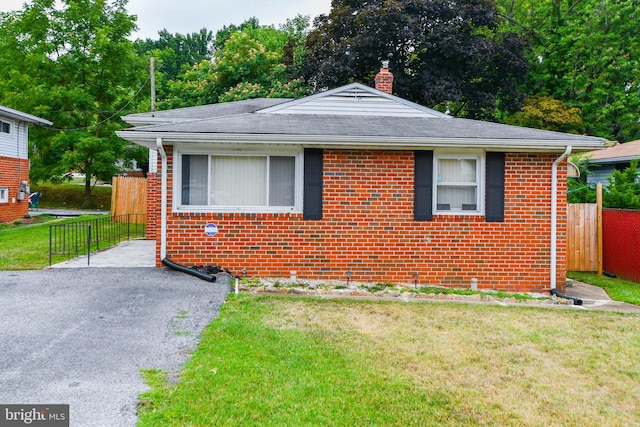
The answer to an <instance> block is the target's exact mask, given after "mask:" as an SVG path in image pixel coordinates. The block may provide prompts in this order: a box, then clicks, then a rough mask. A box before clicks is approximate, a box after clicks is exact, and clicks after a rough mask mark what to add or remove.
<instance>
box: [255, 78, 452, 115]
mask: <svg viewBox="0 0 640 427" xmlns="http://www.w3.org/2000/svg"><path fill="white" fill-rule="evenodd" d="M257 113H258V114H316V115H317V114H321V115H328V114H329V115H335V116H342V115H348V116H376V117H380V116H383V117H422V118H439V119H448V118H450V116H448V115H446V114H443V113H440V112H438V111H436V110H432V109H431V108H427V107H423V106H422V105H418V104H415V103H413V102H410V101H407V100H405V99H402V98H398V97H397V96H393V95H389V94H387V93H384V92H381V91H379V90H376V89H373V88H370V87H369V86H365V85H363V84H360V83H352V84H349V85H346V86H341V87H339V88H336V89H333V90H328V91H326V92H321V93H318V94H315V95H311V96H308V97H306V98H302V99H298V100H296V101H291V102H287V103H283V104H280V105H276V106H273V107H270V108H265V109H264V110H260V111H258V112H257Z"/></svg>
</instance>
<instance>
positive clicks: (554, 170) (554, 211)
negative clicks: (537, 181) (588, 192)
mask: <svg viewBox="0 0 640 427" xmlns="http://www.w3.org/2000/svg"><path fill="white" fill-rule="evenodd" d="M571 148H572V147H571V146H570V145H568V146H567V149H566V150H564V153H562V155H561V156H560V157H558V158H557V159H556V161H555V162H553V166H552V167H551V277H550V279H551V281H550V286H551V290H552V291H553V290H554V289H556V269H557V264H558V254H557V253H556V251H557V246H558V236H557V233H558V165H559V164H560V162H561V161H563V160H564V159H566V158H567V156H568V155H569V154H571Z"/></svg>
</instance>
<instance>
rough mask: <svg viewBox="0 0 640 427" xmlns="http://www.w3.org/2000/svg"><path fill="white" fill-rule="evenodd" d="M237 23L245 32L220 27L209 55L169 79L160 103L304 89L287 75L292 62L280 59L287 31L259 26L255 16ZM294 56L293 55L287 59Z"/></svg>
mask: <svg viewBox="0 0 640 427" xmlns="http://www.w3.org/2000/svg"><path fill="white" fill-rule="evenodd" d="M245 24H246V23H245ZM241 27H242V28H245V29H246V30H247V32H244V31H235V32H233V31H230V30H229V29H228V28H227V27H225V29H223V30H221V32H220V33H218V35H217V36H216V41H217V40H218V39H219V38H224V39H226V41H225V43H224V45H223V46H222V47H221V48H219V49H217V50H216V51H215V53H214V58H213V60H204V61H202V62H200V63H198V64H195V65H194V66H193V67H192V68H191V69H190V70H188V71H186V72H185V73H184V75H182V76H181V77H180V78H178V79H177V80H175V81H172V82H170V83H169V88H170V96H169V98H168V99H166V100H164V101H163V102H162V104H161V107H162V108H167V107H169V108H176V107H186V106H192V105H202V104H210V103H216V102H227V101H235V100H242V99H248V98H256V97H291V98H298V97H301V96H304V95H306V94H308V93H310V88H309V87H308V86H306V85H304V84H303V81H302V80H301V79H300V78H292V74H293V72H290V70H291V69H292V68H293V65H292V66H291V67H287V65H286V64H284V63H283V53H284V46H285V45H287V43H290V39H291V38H293V37H295V34H292V32H291V30H277V29H275V28H273V27H271V26H261V27H260V26H257V21H249V24H246V25H244V24H243V26H241ZM216 43H217V42H216ZM296 61H297V59H296V56H295V54H294V55H293V56H292V59H291V64H295V63H296Z"/></svg>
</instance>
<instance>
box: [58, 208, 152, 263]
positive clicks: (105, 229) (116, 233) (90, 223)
mask: <svg viewBox="0 0 640 427" xmlns="http://www.w3.org/2000/svg"><path fill="white" fill-rule="evenodd" d="M145 216H146V215H144V214H125V215H117V216H106V215H105V216H102V217H100V218H95V219H88V220H82V221H75V222H68V223H64V224H55V225H51V226H49V265H52V264H53V261H54V258H55V260H56V261H60V260H62V259H64V258H66V259H67V260H70V259H71V258H77V257H80V256H84V255H86V256H87V265H90V262H91V253H92V252H97V251H99V250H100V249H106V248H108V247H111V246H115V245H117V244H118V243H120V242H122V241H124V240H130V239H132V238H140V237H145V236H146V230H147V227H146V224H145V223H146V221H145Z"/></svg>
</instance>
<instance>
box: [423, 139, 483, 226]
mask: <svg viewBox="0 0 640 427" xmlns="http://www.w3.org/2000/svg"><path fill="white" fill-rule="evenodd" d="M439 159H474V160H476V161H477V167H476V178H477V186H478V191H477V194H476V197H477V207H478V209H477V210H475V211H463V210H459V211H457V210H454V211H452V210H438V184H439V183H438V160H439ZM485 162H486V154H485V152H484V151H456V152H452V151H435V152H434V153H433V200H432V203H433V205H432V209H433V213H434V215H465V216H484V214H485V206H484V201H485V192H486V188H485V173H486V172H485Z"/></svg>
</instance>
